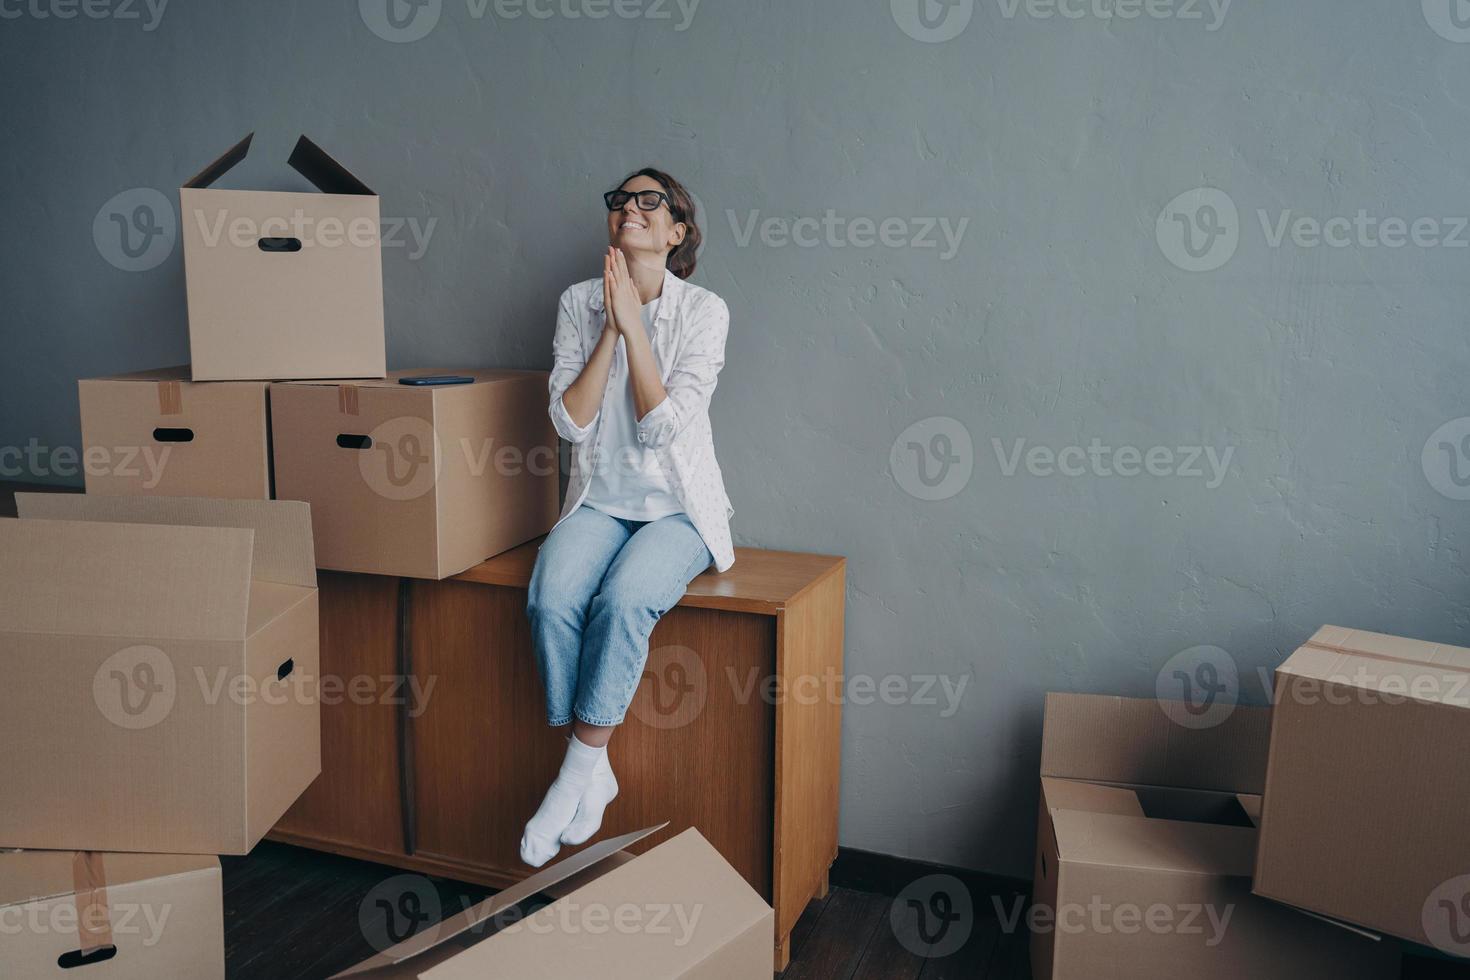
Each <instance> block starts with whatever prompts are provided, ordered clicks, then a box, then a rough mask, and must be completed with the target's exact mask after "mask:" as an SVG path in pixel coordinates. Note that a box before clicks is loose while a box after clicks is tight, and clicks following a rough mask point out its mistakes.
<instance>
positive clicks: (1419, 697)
mask: <svg viewBox="0 0 1470 980" xmlns="http://www.w3.org/2000/svg"><path fill="white" fill-rule="evenodd" d="M1450 649H1455V648H1450ZM1276 672H1277V674H1279V675H1281V676H1284V677H1290V678H1297V679H1299V680H1302V681H1305V682H1307V683H1309V684H1311V685H1314V686H1315V685H1328V686H1342V687H1348V688H1353V689H1357V690H1359V691H1365V692H1366V691H1374V692H1377V693H1378V694H1380V695H1382V696H1383V698H1385V699H1388V698H1394V699H1403V700H1408V701H1417V702H1419V703H1421V704H1444V705H1451V706H1453V707H1457V708H1470V691H1467V685H1466V678H1465V674H1466V671H1465V670H1463V669H1461V668H1458V667H1455V666H1452V665H1447V664H1425V663H1418V662H1414V661H1409V660H1400V659H1398V658H1396V657H1386V656H1379V655H1375V654H1371V653H1355V652H1348V651H1343V650H1331V649H1328V648H1326V647H1318V646H1304V647H1301V648H1299V649H1298V650H1297V651H1296V653H1293V654H1292V655H1291V656H1290V657H1288V658H1287V660H1286V662H1285V663H1283V664H1282V665H1281V666H1280V667H1278V668H1277V669H1276ZM1281 696H1291V695H1283V694H1282V693H1281V690H1280V688H1279V685H1278V697H1281Z"/></svg>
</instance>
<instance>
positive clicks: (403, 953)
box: [332, 823, 668, 980]
mask: <svg viewBox="0 0 1470 980" xmlns="http://www.w3.org/2000/svg"><path fill="white" fill-rule="evenodd" d="M667 826H668V824H667V823H661V824H659V825H658V826H656V827H647V828H645V829H643V830H635V831H633V832H632V833H627V834H623V835H622V836H621V837H614V838H611V839H610V840H605V841H602V842H600V843H597V844H593V845H592V846H591V847H588V848H587V849H586V850H583V851H579V852H578V853H576V854H574V855H572V856H571V857H569V858H567V859H566V860H565V861H558V862H557V863H556V864H553V865H551V866H550V867H547V868H543V869H541V870H540V871H538V872H536V873H535V874H533V875H531V876H530V877H528V878H525V879H523V880H521V881H519V882H517V883H516V884H514V885H511V886H510V887H509V888H506V889H504V890H502V891H499V892H497V893H496V894H494V895H492V896H490V897H489V898H487V899H486V900H485V901H483V902H481V903H479V904H478V905H476V906H474V907H473V908H468V909H465V910H464V911H463V912H460V913H459V914H458V915H453V916H450V917H449V918H447V919H445V920H443V921H442V922H440V923H439V924H438V926H436V927H433V928H430V929H426V930H425V931H423V932H421V933H418V934H417V935H414V936H410V937H409V938H408V939H405V940H404V941H403V942H401V943H398V944H397V945H395V946H390V947H389V948H387V949H385V950H383V951H382V952H381V953H378V954H377V955H376V956H373V957H371V958H369V959H366V960H364V961H363V962H361V963H359V964H357V965H356V966H354V967H352V968H351V969H348V970H344V971H342V972H341V973H338V974H335V975H334V976H333V978H332V980H337V977H355V976H374V975H376V974H377V972H378V971H380V970H382V969H384V968H386V967H392V966H395V965H398V964H403V963H406V962H408V961H409V960H412V959H414V958H415V957H418V956H420V955H422V954H425V953H428V952H429V951H430V950H432V949H434V948H435V947H436V946H439V945H441V944H443V943H445V942H447V941H449V940H451V939H454V938H455V937H456V936H459V935H461V934H463V933H465V932H468V931H469V930H471V929H474V928H475V927H477V926H479V925H481V924H482V923H485V922H489V921H490V920H491V919H493V918H494V917H495V916H496V915H497V914H499V913H500V912H503V911H504V910H506V909H508V908H511V907H512V906H514V905H518V904H519V903H521V902H524V901H525V900H526V899H528V898H531V897H533V896H534V895H536V894H538V893H540V892H541V891H543V890H544V889H546V888H548V887H551V886H552V885H555V884H556V883H557V882H560V881H565V880H566V879H568V878H570V877H572V876H573V875H576V874H579V873H581V872H582V871H584V870H586V869H588V868H590V867H592V866H593V865H594V864H597V863H598V862H600V861H603V860H605V859H606V858H608V857H611V856H612V855H614V854H616V853H617V852H619V851H621V850H623V849H624V848H627V847H631V846H632V845H634V844H636V843H638V842H639V841H640V840H642V839H643V838H645V837H647V836H649V835H650V834H655V833H658V831H660V830H662V829H663V828H664V827H667Z"/></svg>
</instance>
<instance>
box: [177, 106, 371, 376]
mask: <svg viewBox="0 0 1470 980" xmlns="http://www.w3.org/2000/svg"><path fill="white" fill-rule="evenodd" d="M254 135H255V134H254V133H252V134H250V135H249V136H246V137H245V138H244V139H243V140H241V141H240V142H239V143H237V144H235V146H233V147H231V148H230V149H229V150H227V151H226V152H225V154H224V155H223V156H221V157H220V158H219V159H218V160H216V161H215V162H214V163H212V164H210V165H209V166H208V167H206V168H204V170H203V171H201V172H200V173H199V174H197V175H196V176H195V177H193V178H192V179H191V180H189V181H188V182H187V183H185V184H184V186H183V188H182V189H180V191H179V205H180V211H179V213H180V216H181V225H182V228H181V231H180V235H181V237H182V239H183V242H184V281H185V287H186V290H187V293H188V303H189V349H190V358H191V360H192V362H193V377H194V380H195V381H251V380H265V381H269V380H275V379H285V378H381V377H382V376H383V374H384V373H385V368H386V364H387V360H386V357H387V355H386V349H385V345H384V339H383V261H382V252H381V241H380V237H379V236H380V230H379V215H378V210H379V203H378V197H377V195H376V194H374V193H373V192H372V191H371V190H370V189H368V187H367V185H365V184H364V183H363V182H362V181H361V180H359V179H357V178H356V177H354V176H353V175H352V174H351V173H349V172H348V171H347V169H346V168H345V167H343V166H342V165H341V164H339V163H337V162H336V161H335V160H333V159H332V158H331V157H330V156H328V155H327V154H326V152H325V151H324V150H322V149H321V148H320V147H318V146H317V145H316V144H314V143H312V142H311V140H309V139H307V138H306V137H305V136H303V137H301V139H300V140H298V141H297V143H296V148H295V150H293V151H292V153H291V157H290V159H289V160H288V161H287V163H288V164H289V165H290V166H291V167H292V169H294V170H296V171H297V172H298V173H300V174H301V175H302V176H303V177H305V178H306V179H307V180H309V181H311V183H312V184H313V185H315V186H316V188H317V191H318V192H319V193H295V192H286V191H246V190H223V189H219V188H216V187H213V186H211V185H212V184H214V182H215V181H217V180H219V178H220V177H221V176H223V175H224V174H225V173H226V172H228V171H229V170H230V169H231V168H232V167H234V166H235V164H237V163H239V162H240V161H241V160H243V159H244V158H245V154H246V153H247V152H249V149H250V141H251V140H252V139H253V138H254Z"/></svg>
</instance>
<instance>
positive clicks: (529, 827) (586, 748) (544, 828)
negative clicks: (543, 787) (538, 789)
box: [521, 736, 607, 868]
mask: <svg viewBox="0 0 1470 980" xmlns="http://www.w3.org/2000/svg"><path fill="white" fill-rule="evenodd" d="M606 758H607V746H603V747H601V748H593V747H592V746H590V745H583V744H582V743H581V742H580V741H578V740H577V738H576V737H575V736H573V737H572V738H571V739H570V740H569V741H568V743H567V755H566V758H565V759H563V760H562V763H561V771H560V772H559V773H557V774H556V781H555V782H553V783H552V784H551V788H550V789H548V790H547V791H546V798H545V799H543V800H542V801H541V806H540V807H538V808H537V810H536V815H535V816H534V817H532V818H531V820H530V822H529V823H527V824H526V831H525V833H524V834H522V835H521V860H522V861H524V862H526V863H527V864H529V865H530V866H531V867H533V868H539V867H541V865H543V864H545V863H546V862H547V861H550V860H551V859H552V858H553V857H555V856H556V852H557V851H559V850H561V834H562V831H564V830H566V829H567V825H568V824H570V823H571V822H572V818H573V817H575V816H576V815H577V804H578V803H579V802H580V801H581V799H582V792H583V790H585V789H586V788H587V784H588V783H590V782H591V781H592V774H593V772H595V771H596V769H597V763H598V761H599V760H603V759H606Z"/></svg>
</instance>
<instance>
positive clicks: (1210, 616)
mask: <svg viewBox="0 0 1470 980" xmlns="http://www.w3.org/2000/svg"><path fill="white" fill-rule="evenodd" d="M389 3H390V0H362V3H361V4H359V3H355V2H348V0H338V2H332V3H325V2H314V3H295V4H288V3H283V2H270V3H266V2H261V3H224V2H217V0H216V2H211V0H190V2H187V3H185V2H178V3H173V4H167V5H166V6H163V7H161V8H160V7H159V4H158V2H157V0H154V4H153V6H152V7H150V6H148V5H147V4H145V3H143V2H142V0H136V2H134V0H92V2H91V3H90V4H89V5H88V6H87V7H86V8H82V7H80V6H71V5H68V4H66V3H65V2H52V0H24V2H22V0H0V75H3V81H4V83H5V84H4V85H3V87H0V105H3V109H0V127H3V128H0V178H3V179H0V188H3V190H0V194H3V195H4V215H5V219H6V220H5V227H6V235H5V236H4V242H3V244H0V292H3V295H4V300H5V302H4V307H3V309H4V312H3V314H0V318H3V319H0V337H3V347H0V351H3V356H0V364H3V367H0V380H3V384H0V447H5V450H4V451H5V452H6V455H4V456H0V463H4V464H5V466H6V467H7V470H6V475H5V476H4V477H0V478H29V479H35V478H41V479H57V480H65V481H68V482H77V480H78V478H77V477H76V476H75V470H74V468H73V469H70V470H69V469H68V467H67V460H68V456H67V452H66V450H65V447H74V446H75V445H76V443H77V441H78V438H79V433H78V426H77V413H76V397H75V389H74V386H73V383H74V380H75V379H76V378H77V377H79V376H86V375H92V374H98V373H111V372H117V371H121V370H127V369H137V368H144V367H150V366H155V365H158V364H162V363H177V362H181V361H184V360H186V358H187V354H188V349H187V336H186V329H185V315H184V304H183V292H182V290H183V268H182V257H181V255H180V254H179V251H178V249H176V248H171V247H170V244H169V242H170V237H169V236H170V234H171V229H172V228H173V227H174V226H175V222H176V221H177V217H176V215H175V214H174V213H173V212H174V209H175V208H176V206H177V190H176V189H177V187H178V185H179V183H180V182H181V181H182V180H184V179H185V178H187V177H188V176H190V175H191V174H192V173H193V172H194V171H195V170H197V169H199V168H200V167H201V166H203V164H204V163H206V162H207V161H208V160H210V159H212V158H213V157H214V156H215V155H217V154H218V153H219V152H221V151H222V150H223V149H224V148H225V147H227V146H228V145H230V144H231V143H232V142H234V141H235V140H236V139H238V138H239V137H240V136H242V135H243V134H245V133H246V132H249V131H251V130H255V131H257V133H258V136H257V138H256V145H255V149H254V151H253V152H252V154H251V156H250V158H249V159H248V160H247V161H246V163H245V164H244V165H243V166H242V167H241V169H240V171H239V173H238V175H236V176H234V177H232V178H231V182H232V185H233V186H254V187H281V188H304V184H303V182H302V181H300V180H299V178H296V177H295V176H294V175H293V174H291V173H290V172H289V171H287V170H286V169H285V166H284V159H285V156H286V155H287V153H288V152H289V150H290V148H291V145H292V143H293V142H294V140H295V138H296V136H297V135H298V134H299V133H303V132H304V133H307V134H310V135H311V136H313V137H314V138H316V139H317V140H319V141H320V142H321V143H322V144H323V145H325V146H326V147H327V148H328V149H330V150H331V151H332V152H334V153H335V154H337V155H338V156H339V157H340V158H341V159H342V160H343V161H344V162H347V163H348V164H349V165H350V166H352V167H354V168H355V169H357V170H358V171H359V172H360V174H361V176H362V177H363V178H364V179H365V180H366V181H367V182H368V183H369V184H370V185H371V186H373V187H374V188H375V189H376V190H377V191H379V192H380V193H381V195H382V198H383V213H384V216H385V217H387V218H390V219H393V220H394V221H397V222H399V223H400V225H401V227H400V228H399V230H398V231H396V232H395V231H394V230H393V228H392V227H391V225H390V226H389V227H386V228H385V232H387V233H388V234H389V235H390V239H392V238H396V240H397V244H396V245H390V247H389V248H387V249H386V250H385V253H384V271H385V281H386V290H387V309H388V351H389V360H390V364H392V365H394V366H429V365H445V366H453V365H457V364H458V365H472V364H496V365H506V366H520V367H546V366H548V365H549V358H550V332H551V327H552V321H553V316H554V311H555V303H556V299H557V296H558V294H559V292H560V290H561V289H562V288H563V287H564V286H566V285H567V284H569V283H571V282H573V281H575V280H578V279H582V278H585V277H587V276H589V275H592V274H594V273H595V272H596V271H597V270H598V269H599V266H598V254H597V253H598V249H599V247H600V246H601V245H602V244H603V231H602V229H603V215H602V213H601V211H600V208H601V204H600V201H599V200H598V195H599V194H600V193H601V192H602V191H603V190H605V189H607V188H608V187H609V186H611V185H612V184H613V183H614V182H615V181H616V180H617V179H618V178H619V177H621V176H622V174H623V173H624V172H626V171H628V170H630V169H632V168H634V167H636V166H640V165H643V164H645V163H655V164H657V165H659V166H662V167H664V168H666V169H668V170H670V171H672V172H673V173H675V174H677V175H680V176H681V177H682V178H683V179H685V180H686V181H687V182H688V183H689V185H690V186H691V187H692V188H693V189H694V190H695V191H696V192H697V194H698V195H699V197H700V198H701V200H702V204H703V208H704V211H705V214H704V220H705V224H706V234H707V236H708V246H707V248H706V250H705V252H704V256H703V261H702V266H701V268H700V270H699V272H698V274H697V276H696V281H698V282H700V283H701V284H703V285H705V286H707V287H709V288H711V289H713V290H715V291H716V292H718V293H720V294H721V295H722V296H724V297H725V298H726V300H728V302H729V304H730V307H731V310H732V314H733V324H732V329H731V333H730V341H729V349H728V364H727V367H726V369H725V373H724V375H723V377H722V380H721V383H720V387H719V391H718V393H717V395H716V399H715V405H714V411H713V416H714V421H715V426H716V430H715V431H716V444H717V448H718V451H719V454H720V457H721V460H722V464H723V466H724V469H725V473H726V475H727V479H728V484H729V491H730V495H731V497H732V498H733V500H734V502H735V506H736V510H737V513H736V518H735V530H736V535H737V539H738V542H739V543H742V544H746V545H758V546H769V547H778V548H787V549H794V550H809V551H823V552H832V553H839V554H844V555H847V556H848V557H849V559H850V564H849V575H850V591H849V613H848V621H847V630H848V650H847V657H848V666H849V670H850V673H851V674H853V675H854V677H855V680H854V683H853V685H852V686H850V687H849V688H848V689H847V691H846V696H847V697H848V701H849V703H848V705H847V708H846V714H845V718H844V731H843V736H844V745H843V761H844V767H845V768H844V772H843V802H842V814H841V819H842V824H841V840H842V843H843V844H844V845H846V846H850V847H858V848H865V849H869V850H875V851H883V852H889V853H894V854H900V855H906V856H912V857H917V858H924V859H930V860H935V861H941V862H948V863H954V864H959V865H965V866H970V867H976V868H984V869H988V870H994V871H1001V872H1009V873H1016V874H1029V870H1030V867H1031V856H1030V845H1031V835H1032V825H1033V822H1034V816H1035V814H1034V806H1035V788H1034V782H1035V778H1034V777H1035V772H1036V765H1037V753H1038V746H1039V739H1040V721H1041V704H1042V694H1043V692H1045V691H1046V690H1048V689H1066V690H1085V691H1098V692H1107V693H1122V694H1133V695H1149V696H1151V695H1153V694H1154V693H1155V691H1156V690H1166V691H1167V690H1168V689H1169V686H1170V685H1171V684H1172V685H1175V687H1174V689H1173V693H1176V694H1181V693H1182V694H1187V695H1191V696H1195V697H1198V696H1199V695H1198V685H1200V684H1206V685H1214V686H1215V687H1223V688H1227V690H1226V691H1224V693H1222V694H1221V695H1220V697H1219V699H1218V700H1217V701H1216V704H1217V705H1218V704H1220V703H1226V701H1227V700H1228V698H1229V697H1233V696H1235V695H1236V694H1237V693H1238V694H1239V696H1240V697H1243V698H1244V699H1246V700H1248V701H1256V702H1259V701H1261V700H1262V698H1263V688H1262V682H1261V674H1260V669H1262V668H1269V667H1271V666H1273V665H1274V664H1276V663H1278V662H1279V661H1280V660H1281V659H1282V658H1283V657H1284V656H1285V655H1286V654H1287V653H1288V652H1290V650H1291V649H1292V648H1293V647H1294V646H1295V645H1296V644H1297V643H1299V642H1300V641H1301V640H1302V639H1304V638H1305V637H1306V636H1307V635H1308V634H1309V633H1310V632H1311V631H1312V630H1313V629H1315V628H1316V627H1317V626H1319V625H1320V624H1322V623H1324V622H1340V623H1343V624H1345V625H1354V626H1360V627H1364V628H1369V629H1378V630H1385V631H1392V632H1402V633H1407V634H1412V635H1417V636H1423V637H1427V638H1431V639H1436V640H1445V641H1460V642H1466V641H1470V609H1467V581H1466V559H1465V556H1464V554H1463V549H1464V547H1465V543H1466V537H1465V533H1464V525H1465V521H1466V519H1467V516H1470V503H1467V502H1466V498H1470V487H1467V486H1466V484H1467V482H1470V481H1467V479H1466V477H1467V475H1470V421H1466V420H1465V418H1464V417H1465V416H1467V415H1470V408H1467V404H1466V384H1465V379H1466V376H1467V374H1466V369H1467V366H1470V332H1467V330H1466V308H1467V295H1470V286H1467V275H1466V273H1467V268H1470V249H1467V248H1466V245H1467V244H1470V232H1467V231H1466V229H1465V218H1464V217H1463V216H1464V215H1466V214H1470V197H1467V195H1466V194H1465V193H1464V188H1465V186H1466V177H1467V164H1466V160H1467V159H1470V136H1467V134H1470V97H1467V95H1466V93H1467V92H1470V43H1465V42H1467V41H1470V31H1467V30H1466V29H1465V28H1463V27H1461V26H1460V24H1459V22H1458V21H1457V20H1455V19H1454V18H1453V17H1452V16H1451V14H1452V10H1453V3H1452V0H1444V2H1438V0H1425V2H1424V3H1423V4H1422V5H1421V3H1420V2H1417V0H1391V2H1371V0H1352V2H1343V0H1293V2H1291V3H1261V2H1245V0H1240V2H1236V3H1234V4H1230V3H1225V2H1223V0H1216V2H1215V3H1213V4H1211V3H1210V2H1208V0H1174V2H1172V3H1171V2H1170V0H1151V2H1150V3H1149V4H1148V5H1147V6H1145V5H1144V4H1143V3H1141V2H1135V3H1133V4H1131V5H1130V4H1129V2H1128V0H1119V3H1118V5H1117V8H1116V9H1115V8H1114V4H1113V3H1112V2H1110V3H1107V4H1100V3H1094V2H1093V0H1061V3H1060V6H1057V5H1056V4H1055V3H1052V4H1047V3H1045V2H1043V0H1030V2H1027V0H979V2H973V3H971V2H969V0H945V2H939V0H892V3H890V2H889V0H862V2H856V0H815V2H792V0H780V2H777V0H739V2H736V0H703V2H701V3H694V2H693V0H686V2H685V3H684V4H683V5H682V6H681V5H679V4H678V3H675V2H674V0H620V2H619V3H618V4H617V5H613V4H611V3H608V2H606V0H603V2H599V0H534V2H533V0H526V2H520V0H416V3H409V2H406V0H391V3H392V7H391V8H390V7H389ZM390 11H391V12H392V14H393V16H392V17H391V18H390V17H389V13H390ZM1110 12H1111V14H1112V16H1109V13H1110ZM66 14H71V15H72V16H70V17H67V16H64V15H66ZM512 15H515V16H512ZM543 15H544V16H543ZM599 15H605V16H599ZM1126 15H1134V16H1126ZM420 35H421V36H420ZM148 188H152V189H154V190H156V191H158V192H161V195H162V201H164V202H165V203H164V204H163V205H162V207H161V210H160V209H159V206H158V202H159V200H160V199H159V198H157V197H153V196H151V195H148V194H147V193H146V192H145V191H140V190H139V189H148ZM1190 192H1196V193H1190ZM117 195H123V196H122V197H119V198H116V200H115V201H114V200H113V199H114V198H115V197H116V196H117ZM1181 195H1182V196H1181ZM150 201H151V202H152V203H153V205H154V209H153V210H151V211H149V210H144V211H139V208H138V205H139V204H140V203H142V204H145V205H146V204H148V203H149V202H150ZM109 202H111V203H109ZM114 215H116V216H117V217H114ZM134 219H136V222H135V220H134ZM772 219H774V220H772ZM803 219H805V220H803ZM1332 219H1339V220H1336V221H1334V220H1332ZM119 221H121V222H122V225H119V223H118V222H119ZM123 225H127V226H130V227H129V232H128V233H129V236H130V237H129V241H130V244H129V245H128V249H127V250H123V248H122V242H123V239H122V237H121V228H122V226H123ZM1314 229H1315V231H1314ZM415 232H417V234H418V236H419V238H421V239H422V238H426V239H427V241H426V245H423V244H421V243H420V242H419V241H418V240H416V238H415ZM129 252H132V253H136V254H132V255H130V254H129ZM147 265H151V266H152V267H151V268H146V269H137V267H138V266H147ZM130 269H132V270H134V271H129V270H130ZM27 447H29V449H30V451H29V452H26V451H25V450H26V448H27ZM18 460H20V461H21V462H19V464H18V465H17V461H18ZM931 498H934V499H931ZM1199 647H1203V648H1205V649H1203V650H1196V649H1195V648H1199ZM1181 653H1183V656H1182V658H1180V657H1177V656H1176V655H1180V654H1181ZM1181 665H1182V666H1181ZM1232 665H1233V666H1234V667H1236V668H1238V671H1239V676H1238V684H1237V685H1236V686H1237V687H1238V691H1237V690H1235V689H1231V679H1230V674H1231V671H1230V668H1231V667H1232ZM864 678H866V680H864ZM1181 678H1182V679H1185V680H1189V681H1190V682H1191V683H1193V684H1194V685H1195V688H1194V690H1193V692H1191V691H1187V690H1181V689H1180V688H1179V686H1178V685H1179V684H1180V683H1181ZM869 682H871V685H872V686H871V687H870V686H869ZM1213 696H1214V695H1208V697H1213ZM1199 703H1200V705H1201V707H1202V708H1203V707H1204V706H1205V705H1206V704H1207V700H1206V699H1201V700H1200V702H1199ZM1211 710H1213V709H1211Z"/></svg>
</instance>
